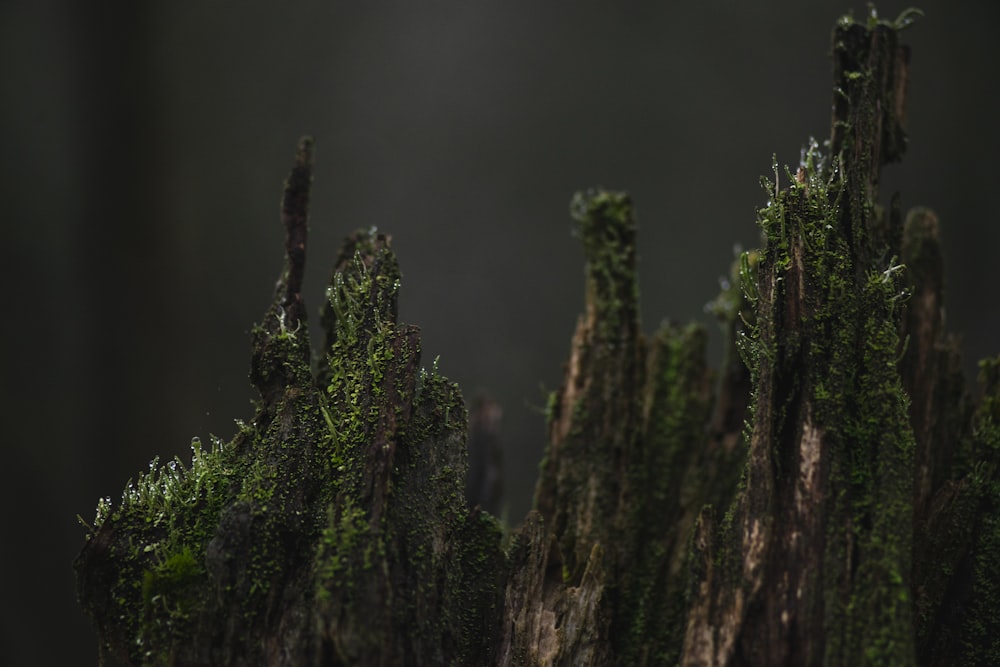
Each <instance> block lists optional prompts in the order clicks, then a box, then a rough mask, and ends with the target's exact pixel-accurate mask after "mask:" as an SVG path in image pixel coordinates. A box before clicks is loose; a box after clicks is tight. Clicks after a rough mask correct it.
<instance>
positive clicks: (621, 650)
mask: <svg viewBox="0 0 1000 667" xmlns="http://www.w3.org/2000/svg"><path fill="white" fill-rule="evenodd" d="M706 344H707V335H706V333H705V330H704V328H703V327H702V326H701V325H700V324H689V325H687V326H683V327H680V326H674V325H671V324H669V323H666V324H664V325H663V326H662V327H661V328H660V329H659V331H657V332H656V334H655V336H653V338H652V339H651V340H650V341H649V343H648V346H647V348H646V349H647V352H646V355H645V356H646V384H645V387H644V388H643V392H642V426H641V436H640V437H639V439H638V441H637V443H636V449H635V453H634V458H633V460H632V461H630V462H629V465H628V469H627V473H626V474H627V476H628V477H627V491H626V493H627V494H628V497H629V502H628V503H626V504H625V508H627V513H626V514H625V515H624V516H623V517H622V519H621V521H622V523H623V529H622V534H623V535H624V536H628V537H629V542H628V543H627V544H626V545H625V547H624V549H622V551H623V553H625V554H630V555H631V557H630V558H629V559H628V560H627V561H623V562H621V563H620V564H619V568H620V583H619V585H618V589H619V591H620V593H619V595H618V598H617V601H616V608H617V610H616V613H615V618H614V620H613V625H612V629H611V637H612V640H613V641H614V643H615V645H616V651H615V655H616V659H617V660H618V661H620V662H621V663H622V664H635V665H640V664H664V663H665V664H673V663H675V662H676V661H677V659H678V657H679V652H680V646H681V636H682V634H683V624H684V614H685V612H686V595H687V590H686V585H685V583H684V575H685V573H686V560H687V547H688V539H687V536H688V535H689V534H690V531H691V528H692V525H693V522H694V519H695V515H696V512H697V510H698V508H700V507H701V504H702V503H703V502H704V497H703V496H702V494H703V493H705V488H704V487H706V486H708V484H707V483H706V480H705V477H706V476H707V474H708V472H707V470H705V469H696V468H695V464H696V462H697V460H698V458H699V454H701V453H702V452H703V451H704V450H705V435H706V434H705V424H706V423H707V422H708V418H709V411H710V409H711V405H712V395H711V393H712V392H711V388H712V383H713V374H712V373H711V371H710V370H709V369H708V368H707V366H706V363H705V348H706Z"/></svg>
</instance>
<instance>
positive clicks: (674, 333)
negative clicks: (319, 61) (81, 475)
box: [76, 14, 1000, 666]
mask: <svg viewBox="0 0 1000 667" xmlns="http://www.w3.org/2000/svg"><path fill="white" fill-rule="evenodd" d="M910 18H912V15H911V14H906V15H904V16H903V17H901V19H900V20H897V21H896V22H886V21H881V20H879V19H878V18H877V17H875V16H872V17H869V18H867V20H866V21H865V22H864V23H858V22H855V21H853V20H850V19H845V20H842V21H841V22H839V23H838V25H837V26H836V28H835V30H834V34H833V58H834V78H835V85H834V115H833V122H832V131H831V138H830V141H829V143H828V144H827V145H826V147H825V148H824V149H823V150H821V149H820V147H819V146H818V145H817V144H816V142H810V144H809V145H807V147H806V148H805V149H804V150H803V158H802V163H801V165H800V166H799V167H798V169H797V171H796V172H794V173H793V172H792V171H791V170H785V172H784V174H783V175H782V173H781V172H780V171H779V170H778V168H777V165H776V166H775V172H774V175H773V180H768V181H766V182H765V192H766V197H767V199H768V202H767V204H766V205H765V206H764V207H763V208H762V209H761V211H760V214H759V223H760V226H761V231H762V238H763V241H762V248H761V249H760V250H755V251H750V252H746V253H743V254H742V255H741V256H740V257H739V258H738V259H737V261H736V262H735V263H734V266H733V268H732V274H731V281H730V286H729V287H728V288H727V289H726V290H725V291H724V292H723V293H722V294H720V295H719V297H718V298H717V299H715V300H714V301H713V302H712V304H711V310H712V311H713V312H715V313H716V314H717V315H718V316H719V319H720V321H721V323H722V326H723V329H724V331H725V333H726V340H727V343H726V345H727V351H726V355H725V359H724V362H723V365H722V368H721V369H720V370H719V371H718V372H716V371H713V370H711V369H710V368H708V367H707V365H706V363H705V344H706V336H705V332H704V331H703V329H702V328H701V327H700V325H687V326H678V325H675V324H669V323H668V324H665V325H663V326H662V327H661V328H660V329H659V330H658V331H656V332H655V333H653V334H652V335H648V336H647V335H644V334H643V333H642V328H641V324H640V322H639V317H638V312H639V302H638V298H639V289H638V283H637V279H636V254H637V253H636V238H635V237H636V221H635V218H634V215H633V210H632V204H631V201H630V199H629V197H628V195H626V194H624V193H619V192H608V191H604V190H594V191H588V192H585V193H580V194H578V195H577V196H576V197H575V198H574V199H573V202H572V205H571V212H572V215H573V218H574V219H575V220H576V222H577V231H578V235H579V237H580V239H581V241H582V243H583V247H584V253H585V260H586V267H585V295H586V301H585V303H586V307H585V312H584V314H583V315H582V316H581V318H580V321H579V324H578V326H577V331H576V333H575V335H574V337H573V340H572V343H571V348H570V356H569V362H568V364H567V367H566V378H565V381H564V383H563V386H562V387H561V389H560V390H559V391H557V392H554V393H553V395H552V396H551V397H550V401H549V424H548V437H549V444H548V448H547V450H546V454H545V459H544V461H543V462H542V465H541V471H540V477H539V482H538V487H537V493H536V498H535V509H534V510H532V512H530V513H529V515H528V516H527V517H526V518H525V519H524V521H523V523H522V524H521V525H520V526H519V527H517V528H516V529H514V530H513V531H511V532H510V533H509V534H508V535H505V534H504V530H503V527H502V526H501V524H500V523H499V522H498V521H497V520H496V519H495V518H494V517H492V516H491V515H489V514H487V513H485V512H482V511H479V510H478V509H477V508H473V507H470V506H469V505H468V502H467V500H466V488H465V482H466V468H467V463H466V461H467V454H466V431H467V413H466V409H465V406H464V403H463V399H462V396H461V394H460V392H459V389H458V387H457V386H455V385H454V384H453V383H451V382H449V381H448V380H447V379H445V378H443V377H441V376H440V375H439V374H438V373H437V371H436V369H435V367H434V366H433V365H432V367H431V368H430V369H427V368H426V367H423V366H422V365H421V360H420V339H419V331H418V330H417V329H416V328H415V327H412V326H408V325H404V324H401V323H399V322H398V321H397V307H396V303H397V294H398V291H399V279H400V272H399V268H398V264H397V260H396V257H395V255H394V254H393V252H392V250H391V247H390V240H389V237H388V236H386V235H384V234H380V233H378V232H377V231H375V230H371V231H366V232H357V233H355V234H354V235H352V236H351V237H350V238H348V239H347V241H346V242H345V244H344V247H343V249H342V251H341V254H340V256H339V258H338V260H337V266H336V268H335V271H334V274H333V277H332V279H331V282H330V287H329V289H328V298H327V302H326V304H325V306H324V308H323V312H322V316H321V319H320V322H321V326H322V328H323V330H324V333H325V344H324V348H323V351H322V353H321V354H320V355H318V356H319V361H318V362H317V364H316V366H317V367H316V368H313V367H312V360H311V357H312V353H311V350H310V346H309V336H308V329H307V327H308V323H307V317H306V313H307V309H306V307H305V304H304V303H303V301H302V297H301V290H302V277H303V269H304V265H305V252H306V240H307V239H306V236H307V225H306V222H307V212H308V199H309V189H310V184H311V178H312V146H311V142H310V141H309V140H303V142H302V143H301V145H300V146H299V152H298V155H297V158H296V163H295V166H294V168H293V169H292V172H291V175H290V176H289V179H288V182H287V183H286V187H285V197H284V200H283V203H282V211H281V217H282V221H283V223H284V226H285V231H286V264H285V268H284V270H283V272H282V274H281V279H280V280H279V283H278V286H277V289H276V292H275V296H274V301H273V303H272V304H271V306H270V308H269V309H268V310H267V312H266V313H265V315H264V318H263V320H262V321H261V323H260V324H258V325H257V326H256V327H255V328H254V330H253V348H252V354H251V373H250V377H251V380H252V382H253V384H254V386H255V387H256V388H257V390H258V392H259V394H260V400H259V402H258V404H257V409H256V414H255V415H254V418H253V419H252V420H251V421H250V422H249V423H247V424H242V423H241V426H240V429H239V432H238V433H237V434H236V435H235V436H234V437H233V439H232V440H230V441H229V442H221V441H214V442H212V443H207V444H203V443H201V442H199V441H195V442H193V443H192V449H193V452H192V457H191V461H190V463H186V462H182V461H180V460H174V461H171V462H168V463H166V464H164V465H161V464H160V463H159V462H158V461H156V460H154V462H153V464H151V466H150V470H149V471H148V472H147V473H144V474H141V475H139V476H138V478H137V479H136V480H133V481H130V482H129V483H128V485H127V486H126V490H125V493H124V494H123V496H122V498H121V500H120V501H115V502H112V501H111V500H110V499H102V500H101V501H100V503H99V506H98V512H97V518H96V520H95V521H94V522H93V524H92V525H87V539H86V543H85V546H84V548H83V551H82V552H81V554H80V556H79V558H78V560H77V563H76V569H77V574H78V585H79V596H80V601H81V604H82V605H83V607H84V609H85V610H86V611H87V613H88V614H90V615H91V616H92V617H93V619H94V621H95V623H96V625H97V628H98V632H99V636H100V641H101V651H102V653H104V654H106V655H111V656H113V657H114V658H116V659H118V660H121V661H123V662H126V663H129V664H136V665H263V664H266V665H386V666H391V665H493V664H497V665H583V664H586V665H662V664H668V665H669V664H684V665H820V664H822V665H864V664H872V665H875V664H878V665H883V664H886V665H893V664H895V665H912V664H920V665H954V664H967V665H987V664H997V663H1000V577H997V576H996V575H997V563H1000V471H998V466H1000V357H998V358H996V359H991V360H985V361H983V362H981V364H980V368H981V373H980V378H979V390H978V395H977V396H975V397H972V396H969V395H968V394H967V393H966V390H965V381H964V378H963V377H962V373H961V370H960V368H961V363H960V357H959V351H958V344H957V342H956V339H955V338H954V337H951V336H949V334H948V333H947V331H946V328H945V322H944V316H943V312H944V311H943V298H944V295H943V284H944V278H943V276H944V274H943V267H942V263H941V250H940V240H939V222H938V220H937V217H936V216H935V215H934V214H933V213H932V212H931V211H929V210H927V209H914V210H912V211H910V212H909V213H908V214H907V215H905V216H904V215H903V213H902V208H901V206H900V203H899V201H900V200H899V197H898V196H897V197H893V198H892V200H891V202H890V204H889V205H888V206H881V205H880V204H879V196H878V184H879V175H880V170H881V168H882V167H883V166H884V165H885V164H886V163H888V162H891V161H895V160H898V159H900V158H901V156H902V154H903V152H904V149H905V145H906V137H905V132H904V120H905V101H906V81H907V71H908V67H909V64H908V60H909V58H908V51H907V50H906V48H905V47H904V46H902V45H900V43H899V41H898V40H899V29H901V27H903V24H904V23H906V22H908V20H909V19H910Z"/></svg>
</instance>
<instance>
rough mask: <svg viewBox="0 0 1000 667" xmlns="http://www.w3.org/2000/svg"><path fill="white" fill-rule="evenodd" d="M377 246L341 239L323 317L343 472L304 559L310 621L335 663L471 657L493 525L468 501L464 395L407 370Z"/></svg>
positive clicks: (487, 637)
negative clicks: (311, 575)
mask: <svg viewBox="0 0 1000 667" xmlns="http://www.w3.org/2000/svg"><path fill="white" fill-rule="evenodd" d="M388 242H389V240H388V237H386V236H384V235H380V234H378V233H377V232H376V231H375V230H371V231H369V232H359V233H357V234H355V235H354V236H353V237H352V238H351V239H350V240H349V241H348V243H347V244H346V245H345V250H348V251H350V250H353V255H352V256H349V257H344V255H343V254H342V261H341V262H340V267H339V270H338V271H337V272H336V273H335V276H334V279H333V280H332V287H331V290H330V292H329V305H328V308H327V310H326V312H325V313H324V316H323V319H324V325H325V326H326V327H327V335H328V340H332V343H331V345H330V346H329V355H328V360H327V365H328V370H327V373H326V376H327V377H328V385H327V392H328V394H329V404H330V406H331V407H330V409H329V422H330V425H329V427H330V429H331V435H332V442H333V443H334V445H333V447H332V449H331V452H332V453H333V460H332V464H333V465H335V466H336V467H337V469H338V470H341V471H342V474H341V475H340V476H339V477H338V481H337V483H336V492H335V497H334V498H333V499H332V502H331V506H330V510H329V512H328V521H327V524H326V527H325V528H324V530H323V539H322V540H321V542H320V546H319V549H318V551H317V555H316V569H317V572H318V577H317V583H316V585H317V589H316V594H317V612H316V613H317V619H318V622H319V623H320V624H321V625H322V626H323V627H324V628H325V630H324V633H323V634H324V642H326V645H327V648H325V649H324V651H327V652H329V653H330V654H331V655H335V656H338V659H339V660H342V661H344V662H346V663H353V662H358V661H360V662H364V661H365V660H368V659H372V658H373V656H383V657H386V656H390V657H391V656H395V657H394V658H392V659H395V660H398V661H403V660H404V657H405V656H412V655H421V656H426V657H427V659H429V660H432V661H433V662H434V664H471V663H475V662H477V661H478V660H480V659H482V658H483V654H484V651H487V650H488V649H489V647H491V646H492V645H493V642H492V639H493V637H494V636H495V634H496V631H497V628H496V627H495V626H496V622H497V618H498V616H497V615H498V614H499V608H498V602H497V599H496V596H497V595H498V594H499V591H500V586H499V579H498V578H497V577H498V575H499V573H500V572H501V571H502V568H501V567H500V565H501V564H502V562H503V554H502V551H501V550H500V548H499V545H500V537H501V532H500V529H499V524H497V522H496V520H495V519H493V518H491V517H484V516H481V515H479V514H474V513H471V512H470V511H469V509H468V508H467V506H466V503H465V499H464V475H465V470H466V467H467V463H466V452H465V431H466V421H467V414H466V410H465V406H464V402H463V400H462V396H461V393H460V392H459V390H458V387H457V386H456V385H455V384H454V383H452V382H449V381H448V380H447V379H445V378H443V377H442V376H441V375H440V374H438V372H437V370H436V364H435V367H434V368H432V369H431V370H430V371H428V370H425V369H420V368H419V358H420V346H419V336H418V332H417V330H416V328H415V327H406V326H399V325H397V324H396V322H395V313H396V304H395V297H396V290H397V288H398V285H399V274H398V265H397V264H396V260H395V256H394V255H393V254H392V253H391V251H390V250H389V246H388ZM490 572H491V573H492V576H484V575H485V574H487V573H490ZM399 627H407V628H409V630H408V632H407V633H406V635H405V636H403V635H400V634H398V633H395V632H393V631H392V628H399Z"/></svg>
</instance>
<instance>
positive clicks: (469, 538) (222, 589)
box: [77, 141, 504, 665]
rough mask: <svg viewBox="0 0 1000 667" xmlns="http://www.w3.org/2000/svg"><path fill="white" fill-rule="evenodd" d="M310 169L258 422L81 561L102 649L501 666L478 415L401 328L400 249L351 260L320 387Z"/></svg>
mask: <svg viewBox="0 0 1000 667" xmlns="http://www.w3.org/2000/svg"><path fill="white" fill-rule="evenodd" d="M310 164H311V142H308V141H304V142H303V144H302V146H300V153H299V156H298V160H297V163H296V167H295V169H293V172H292V175H291V176H290V177H289V180H288V183H287V185H286V191H285V199H284V202H283V206H282V216H283V219H284V221H285V225H286V231H287V240H286V250H287V260H286V266H285V270H284V271H283V273H282V278H281V280H280V281H279V284H278V288H277V291H276V294H275V300H274V303H273V304H272V305H271V307H270V308H269V309H268V311H267V313H266V314H265V316H264V318H263V320H262V321H261V323H260V324H258V325H257V326H255V327H254V329H253V332H252V343H253V347H252V356H251V373H250V377H251V380H252V382H253V383H254V385H255V387H256V388H257V390H258V391H259V393H260V396H261V399H260V401H259V402H258V404H257V411H256V414H255V416H254V418H253V420H252V421H251V422H250V423H249V424H246V425H244V424H242V423H241V424H240V430H239V432H238V433H237V435H236V436H235V437H234V438H233V440H232V441H231V442H229V443H226V444H223V443H221V442H219V441H214V442H213V447H212V449H211V451H207V452H206V451H203V450H202V449H201V445H200V442H199V441H195V443H194V454H193V457H192V463H191V466H190V468H186V467H185V466H184V465H183V464H182V463H181V462H180V461H179V460H175V461H172V462H170V463H168V464H166V465H162V466H161V465H159V463H158V462H157V461H154V462H153V464H152V465H151V466H150V472H149V473H147V474H145V475H141V476H140V477H139V480H138V482H136V483H134V484H132V483H130V484H129V485H128V487H127V488H126V491H125V493H124V495H123V498H122V501H121V502H120V503H119V504H117V505H112V504H111V503H110V501H106V500H102V501H101V503H100V504H99V511H98V519H97V520H96V521H95V525H94V526H93V527H92V528H91V529H90V531H89V534H88V541H87V544H86V546H85V547H84V549H83V552H82V553H81V555H80V557H79V559H78V561H77V571H78V574H79V591H80V599H81V602H82V604H83V605H84V607H85V609H86V610H87V611H88V612H89V613H91V615H92V616H93V617H94V618H95V620H96V621H97V623H98V630H99V633H100V637H101V644H102V650H106V651H108V652H109V653H111V654H113V655H115V656H116V657H118V658H119V659H122V660H125V661H128V662H130V663H131V664H144V665H145V664H149V665H160V664H163V665H166V664H271V663H274V662H275V661H283V662H285V663H286V664H312V663H314V662H315V661H317V660H320V656H323V658H322V660H324V661H326V662H330V661H331V660H333V661H335V662H337V664H367V663H369V662H371V661H372V660H375V656H383V658H384V659H385V660H388V661H389V662H390V663H395V664H402V663H403V662H405V661H408V660H409V659H410V657H409V656H411V655H413V654H414V652H416V654H417V655H420V656H425V657H424V658H423V660H425V661H426V662H425V663H424V664H456V665H458V664H486V663H488V662H490V659H489V656H490V655H491V651H492V650H494V649H493V647H494V646H495V644H496V642H495V635H496V633H497V631H498V626H497V622H498V617H499V616H498V615H499V597H498V596H499V595H500V579H499V577H500V576H501V573H502V571H503V563H504V556H503V552H502V551H501V550H500V539H501V531H500V529H499V524H498V523H497V522H496V520H495V519H493V518H492V517H488V516H485V515H481V514H479V513H476V512H472V511H471V510H470V509H469V508H468V506H467V504H466V502H465V498H464V475H465V466H466V462H465V429H466V411H465V407H464V403H463V400H462V396H461V393H460V392H459V391H458V388H457V386H456V385H455V384H454V383H451V382H449V381H448V380H447V379H445V378H444V377H442V376H441V375H440V374H438V373H437V370H436V364H435V368H434V369H433V370H431V371H427V370H424V369H422V368H421V367H420V346H419V336H418V332H417V330H416V328H415V327H408V326H402V325H399V324H397V322H396V296H397V292H398V289H399V268H398V264H397V262H396V258H395V255H394V254H393V253H392V251H391V249H390V248H389V239H388V237H386V236H385V235H382V234H378V233H377V231H375V230H370V231H365V232H358V233H357V234H355V235H354V236H352V237H351V238H350V239H349V240H348V242H347V243H346V244H345V249H344V251H343V252H342V255H341V259H340V261H339V265H338V267H337V271H336V272H335V273H334V276H333V279H332V280H331V285H330V288H329V290H328V303H327V306H326V307H325V309H324V313H323V318H322V321H323V324H324V328H325V329H326V334H327V346H326V352H325V354H324V362H323V363H322V364H321V368H320V370H319V372H317V373H313V371H312V370H311V368H310V356H311V354H310V350H309V342H308V341H309V335H308V330H307V324H306V321H305V309H304V306H303V304H302V300H301V296H300V294H299V290H300V289H301V278H302V270H303V267H304V260H305V256H304V243H305V221H306V216H305V210H304V207H305V205H306V203H307V202H308V185H309V183H310V182H311V177H310V174H309V168H310ZM399 628H407V632H405V633H403V632H399V631H398V629H399ZM279 656H280V657H279ZM287 661H290V662H287Z"/></svg>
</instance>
